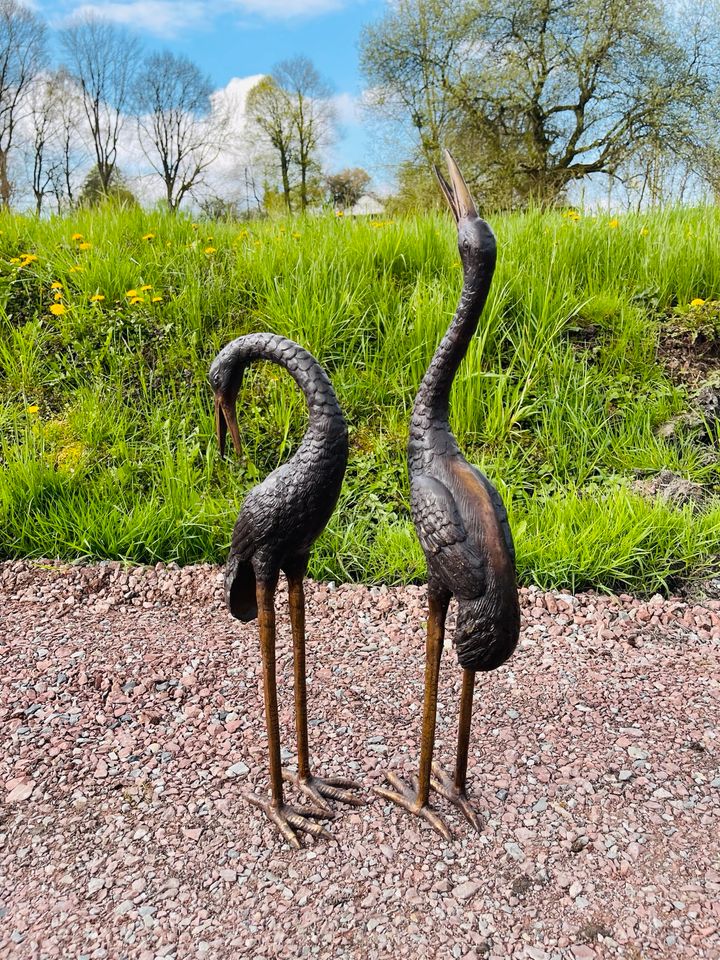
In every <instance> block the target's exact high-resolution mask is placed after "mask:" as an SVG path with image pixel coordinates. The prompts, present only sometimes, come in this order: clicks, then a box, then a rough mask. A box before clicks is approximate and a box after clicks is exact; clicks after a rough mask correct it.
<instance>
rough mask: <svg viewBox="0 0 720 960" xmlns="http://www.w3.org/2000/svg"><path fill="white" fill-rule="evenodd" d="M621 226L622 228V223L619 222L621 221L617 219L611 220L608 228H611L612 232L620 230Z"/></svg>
mask: <svg viewBox="0 0 720 960" xmlns="http://www.w3.org/2000/svg"><path fill="white" fill-rule="evenodd" d="M619 226H620V221H619V220H616V219H615V218H613V219H612V220H610V221H609V222H608V227H609V228H610V229H611V230H617V228H618V227H619Z"/></svg>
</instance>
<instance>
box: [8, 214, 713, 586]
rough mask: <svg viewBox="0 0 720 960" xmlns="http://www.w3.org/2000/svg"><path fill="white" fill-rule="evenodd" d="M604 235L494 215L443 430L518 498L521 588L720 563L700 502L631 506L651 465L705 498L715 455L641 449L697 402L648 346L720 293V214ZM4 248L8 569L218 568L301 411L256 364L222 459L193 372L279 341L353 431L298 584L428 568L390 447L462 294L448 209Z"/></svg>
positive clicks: (595, 222) (411, 574)
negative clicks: (312, 371) (28, 560)
mask: <svg viewBox="0 0 720 960" xmlns="http://www.w3.org/2000/svg"><path fill="white" fill-rule="evenodd" d="M609 221H610V218H609V217H607V216H604V215H600V216H597V217H590V216H585V215H582V216H580V218H579V219H577V220H575V219H573V218H571V217H567V216H563V215H562V214H560V213H557V214H548V213H541V212H539V211H533V212H530V213H526V214H517V215H509V216H504V217H498V218H494V219H493V220H492V226H493V228H494V229H495V232H496V234H497V237H498V244H499V260H498V269H497V273H496V277H495V281H494V283H493V288H492V292H491V295H490V299H489V302H488V305H487V308H486V311H485V313H484V315H483V318H482V321H481V325H480V329H479V331H478V335H477V337H476V339H475V340H474V342H473V344H472V345H471V348H470V351H469V354H468V358H467V360H466V361H465V363H464V364H463V366H462V368H461V371H460V373H459V375H458V380H457V383H456V386H455V389H454V392H453V398H452V419H453V426H454V429H455V430H456V432H457V435H458V437H459V439H460V442H461V444H462V445H463V447H464V449H465V450H466V451H467V454H468V456H469V458H470V459H471V460H473V461H474V462H476V463H477V464H478V465H479V466H481V467H482V469H484V470H485V471H486V472H487V473H488V474H489V476H490V477H491V478H492V479H493V481H494V482H495V483H496V484H497V485H498V486H499V487H500V489H501V490H502V493H503V496H504V498H505V499H506V501H507V502H508V505H509V508H510V512H511V515H512V518H513V524H514V529H515V532H516V539H517V541H518V563H519V570H520V574H521V577H522V579H523V581H524V582H537V583H539V584H542V585H543V586H551V585H563V586H570V587H580V586H588V585H595V586H599V587H607V588H610V587H625V588H631V589H634V590H641V591H642V590H645V591H654V590H657V589H662V588H663V587H664V586H665V585H667V584H668V583H671V582H673V581H674V580H676V579H677V578H678V577H682V576H687V575H689V574H691V573H693V572H696V571H700V570H703V569H705V568H707V566H708V565H709V564H710V563H711V562H712V560H713V558H714V557H715V556H716V555H717V553H718V543H720V507H718V506H717V505H716V506H715V507H712V506H711V507H709V508H707V509H706V510H704V511H702V512H692V511H690V510H688V509H685V510H682V511H680V510H675V509H673V508H672V507H670V506H667V505H664V504H659V503H647V502H645V501H643V500H641V499H639V498H638V497H637V496H636V495H634V494H633V493H632V492H631V491H630V490H629V485H630V483H631V481H632V480H633V478H634V476H635V471H655V470H660V469H662V468H664V467H668V468H670V469H672V470H674V471H676V472H677V473H679V474H682V475H683V476H686V477H687V478H688V479H691V480H695V481H697V482H700V483H703V484H705V485H706V487H707V489H708V490H709V491H713V490H715V492H717V489H718V486H717V485H718V467H717V463H716V462H715V461H713V458H712V456H709V455H708V447H707V446H704V445H703V444H700V443H699V442H698V441H697V440H696V439H695V438H693V437H692V436H684V437H680V438H675V439H673V440H664V439H662V438H660V437H658V435H657V428H658V426H659V425H660V424H662V423H663V422H665V421H667V420H668V419H669V418H671V417H672V416H674V415H676V414H677V413H679V412H680V411H682V410H683V409H685V408H686V406H687V403H688V397H687V396H686V394H685V392H684V391H683V390H681V389H679V388H677V387H676V386H674V385H673V384H672V383H671V382H670V381H669V380H668V378H667V376H666V375H665V373H664V372H663V370H662V368H661V367H660V366H659V365H658V364H657V363H656V360H655V354H656V347H657V339H658V335H659V329H660V322H661V320H662V318H663V317H664V316H666V315H667V314H668V313H669V312H671V311H672V310H673V308H674V307H675V306H676V305H678V304H679V305H681V306H682V305H686V304H688V303H689V302H690V301H691V300H692V299H693V298H701V299H705V300H713V299H720V213H718V212H717V211H715V210H711V209H707V210H677V211H666V212H663V213H654V214H652V215H637V216H628V217H621V218H619V220H618V225H617V226H610V223H609ZM0 230H1V231H2V232H1V233H0V462H1V464H2V470H1V472H0V556H5V557H11V556H20V555H32V556H41V555H45V556H48V555H49V556H61V557H66V558H74V557H124V558H127V559H130V560H135V561H140V562H155V561H157V560H160V559H162V560H166V561H169V560H177V561H179V562H183V563H186V562H193V561H200V560H221V559H222V558H223V556H224V554H225V551H226V549H227V545H228V543H229V539H230V533H231V530H232V524H233V521H234V518H235V516H236V513H237V509H238V506H239V503H240V501H241V498H242V495H243V492H244V490H246V489H247V488H248V486H249V485H251V484H252V483H253V482H256V481H257V479H258V478H260V477H262V476H264V475H265V474H266V473H267V472H268V471H269V470H271V469H272V468H273V467H275V466H276V465H277V464H278V463H279V462H281V461H282V460H284V459H286V458H287V457H288V456H290V455H291V453H292V451H293V449H294V448H295V446H296V445H297V443H298V440H299V438H300V437H301V435H302V431H303V428H304V424H305V411H304V403H303V400H302V397H301V396H299V395H298V393H297V389H296V388H295V385H294V384H293V383H292V381H290V379H289V378H288V377H287V376H286V375H284V374H283V373H282V371H279V370H278V368H276V367H270V366H260V367H259V368H258V369H257V370H255V371H254V372H253V374H252V375H251V376H250V377H248V381H247V385H246V387H245V389H244V391H243V394H242V397H241V402H240V407H239V409H240V422H241V431H242V433H243V441H244V445H245V451H246V454H247V462H244V463H242V464H237V463H235V462H234V461H231V462H228V463H223V462H221V461H220V460H219V458H218V456H217V451H216V445H215V441H214V439H213V423H212V409H211V406H212V405H211V402H210V394H209V388H208V387H207V385H206V380H205V378H206V373H207V369H208V366H209V363H210V361H211V359H212V358H213V356H214V354H215V353H216V351H217V350H218V349H219V348H220V346H222V345H223V344H224V343H226V342H227V341H228V340H229V339H231V338H233V337H235V336H238V335H240V334H242V333H247V332H250V331H253V330H272V331H274V332H277V333H281V334H284V335H285V336H289V337H292V338H293V339H295V340H298V341H299V342H300V343H302V344H303V345H304V346H306V347H307V348H308V349H310V350H311V351H312V352H313V353H314V354H315V355H316V356H317V357H318V359H319V360H320V361H321V362H322V363H323V364H324V365H325V366H326V367H327V369H328V372H329V373H330V376H331V377H332V379H333V382H334V384H335V387H336V390H337V392H338V395H339V398H340V401H341V403H342V405H343V408H344V409H345V411H346V414H347V417H348V420H349V422H350V425H351V459H350V464H349V467H348V473H347V478H346V483H345V487H344V490H343V494H342V497H341V502H340V505H339V507H338V510H337V511H336V513H335V514H334V516H333V518H332V520H331V523H330V525H329V527H328V530H327V531H326V533H325V535H324V536H323V538H322V540H321V541H320V542H319V544H318V546H317V548H316V550H315V552H314V558H313V567H312V572H313V573H314V574H315V575H316V576H322V577H325V578H335V579H354V580H364V581H369V582H378V581H385V582H405V581H409V580H418V579H421V578H422V577H423V576H424V566H423V564H424V561H423V557H422V552H421V550H420V548H419V545H418V543H417V541H416V538H415V536H414V533H413V530H412V524H411V523H410V519H409V514H408V508H407V481H406V474H405V461H404V447H405V440H406V429H407V419H408V416H409V411H410V407H411V404H412V399H413V396H414V394H415V391H416V390H417V386H418V384H419V382H420V378H421V377H422V374H423V372H424V370H425V368H426V366H427V364H428V363H429V360H430V357H431V356H432V353H433V351H434V349H435V347H436V345H437V343H438V342H439V339H440V337H441V336H442V334H443V332H444V330H445V328H446V326H447V324H448V322H449V319H450V317H451V315H452V313H453V310H454V308H455V304H456V302H457V297H458V294H459V291H460V287H461V283H462V275H461V271H460V270H459V268H458V258H457V252H456V247H455V231H454V227H453V225H452V223H451V221H450V219H449V218H448V217H441V216H437V217H434V216H429V217H421V218H417V219H408V220H402V221H398V222H396V223H384V224H383V225H382V226H377V225H374V224H373V223H372V222H353V221H351V220H349V219H342V220H339V219H336V218H330V217H328V218H317V219H313V218H308V219H306V220H303V221H285V222H278V221H272V222H271V221H266V222H261V223H252V224H248V225H239V224H228V223H204V222H200V223H198V224H193V223H192V222H191V220H190V219H189V218H183V217H180V218H172V217H167V216H163V215H162V214H158V213H144V212H141V211H125V212H123V211H117V210H112V209H110V210H104V211H102V212H96V213H92V212H83V213H78V214H77V215H75V216H73V217H72V218H71V219H58V218H55V219H52V220H50V221H37V220H35V219H32V218H26V217H19V216H10V215H4V216H3V217H2V218H0ZM76 234H81V235H82V236H81V237H77V236H75V235H76ZM84 244H90V246H89V247H86V248H83V246H82V245H84ZM34 257H36V258H37V259H33V258H34ZM53 284H55V287H54V288H53ZM99 298H103V299H99ZM57 304H59V305H62V306H63V307H64V308H65V309H64V310H63V311H57V310H56V311H55V314H54V313H53V312H51V309H50V308H51V307H52V306H53V305H57ZM587 328H591V329H592V330H593V336H592V338H589V339H588V342H586V343H582V342H573V338H575V339H576V340H577V339H578V338H577V336H575V335H576V334H577V333H578V331H579V332H580V333H582V331H583V330H584V329H587ZM581 339H582V338H580V340H581ZM715 502H716V504H717V501H715Z"/></svg>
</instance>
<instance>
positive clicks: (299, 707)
mask: <svg viewBox="0 0 720 960" xmlns="http://www.w3.org/2000/svg"><path fill="white" fill-rule="evenodd" d="M257 360H269V361H270V362H272V363H276V364H279V365H280V366H281V367H284V368H285V369H286V370H287V371H288V373H289V374H290V375H291V376H292V377H293V378H294V380H295V382H296V383H297V385H298V386H299V387H300V389H301V390H302V391H303V393H304V394H305V398H306V400H307V404H308V414H309V422H308V428H307V430H306V432H305V436H304V437H303V440H302V443H301V444H300V446H299V448H298V450H297V452H296V453H295V455H294V456H293V457H292V458H291V459H290V460H289V461H288V462H287V463H285V464H283V465H282V466H281V467H279V468H278V469H277V470H274V471H273V472H272V473H271V474H270V475H269V476H268V477H266V478H265V480H263V482H262V483H260V484H259V485H258V486H256V487H254V488H253V489H252V490H251V491H250V492H249V493H248V495H247V496H246V497H245V500H244V502H243V505H242V509H241V511H240V515H239V516H238V518H237V521H236V523H235V529H234V531H233V538H232V544H231V547H230V555H229V556H228V560H227V565H226V567H225V599H226V601H227V604H228V607H229V609H230V613H231V614H232V615H233V616H234V617H236V618H237V619H238V620H243V621H246V622H247V621H249V620H254V619H255V617H257V619H258V626H259V630H260V650H261V655H262V663H263V688H264V696H265V721H266V725H267V735H268V749H269V762H270V792H271V799H270V801H269V802H268V801H267V800H265V799H261V798H260V797H258V796H257V795H256V794H249V795H248V800H249V801H250V802H251V803H253V804H254V805H255V806H257V807H260V808H261V809H262V810H264V811H265V813H266V814H267V815H268V817H269V818H270V819H271V820H272V821H273V822H274V823H275V824H276V825H277V826H278V828H279V829H280V831H281V833H282V834H283V836H284V837H285V839H286V840H287V841H288V842H289V843H291V844H292V845H293V846H295V847H299V846H300V842H299V840H298V838H297V835H296V831H305V832H306V833H311V834H313V835H314V836H323V837H329V836H330V834H329V833H328V832H327V831H326V830H325V828H324V827H323V826H322V825H321V824H319V823H316V822H314V820H315V819H322V818H332V817H334V816H335V814H334V812H333V810H332V807H330V805H329V804H328V803H327V800H328V799H330V800H339V801H342V802H343V803H350V804H354V805H359V804H362V803H363V802H364V801H363V800H362V799H360V798H359V797H356V796H355V795H354V794H353V793H351V792H350V791H351V790H354V789H359V787H360V785H359V784H357V783H355V782H354V781H352V780H345V779H340V778H336V779H330V780H323V779H320V778H319V777H314V776H313V775H312V773H311V770H310V756H309V747H308V723H307V691H306V684H305V597H304V593H303V578H304V576H305V572H306V570H307V564H308V559H309V556H310V548H311V546H312V544H313V543H314V542H315V540H316V539H317V538H318V536H319V535H320V534H321V533H322V531H323V530H324V529H325V526H326V525H327V522H328V520H329V519H330V516H331V515H332V512H333V510H334V509H335V505H336V503H337V499H338V496H339V494H340V487H341V485H342V481H343V476H344V475H345V466H346V464H347V455H348V438H347V425H346V423H345V418H344V416H343V413H342V410H341V409H340V405H339V404H338V401H337V398H336V396H335V392H334V390H333V388H332V385H331V383H330V380H329V379H328V377H327V374H326V373H325V371H324V370H323V369H322V367H321V366H320V364H319V363H318V362H317V360H316V359H315V358H314V357H313V356H312V354H310V353H308V351H307V350H304V349H303V348H302V347H301V346H299V345H298V344H297V343H293V341H292V340H288V339H286V338H285V337H280V336H276V335H275V334H270V333H258V334H249V335H248V336H245V337H239V338H238V339H237V340H233V341H232V343H229V344H228V345H227V346H226V347H224V348H223V349H222V350H221V351H220V353H219V354H218V355H217V357H216V358H215V360H214V361H213V363H212V365H211V367H210V376H209V379H210V385H211V386H212V388H213V392H214V394H215V425H216V429H217V436H218V442H219V444H220V451H221V453H222V454H224V451H225V441H226V437H227V433H228V431H229V433H230V436H231V438H232V441H233V444H234V446H235V449H236V452H237V453H238V455H239V454H240V453H241V444H240V432H239V428H238V423H237V414H236V406H237V397H238V393H239V391H240V388H241V386H242V380H243V376H244V373H245V370H246V369H247V367H248V366H249V365H250V364H251V363H254V362H255V361H257ZM281 571H282V572H284V573H285V575H286V576H287V581H288V598H289V605H290V622H291V627H292V636H293V650H294V657H295V661H294V673H295V717H296V728H297V746H298V771H297V773H293V772H291V771H289V770H283V769H282V766H281V762H280V731H279V726H278V705H277V687H276V682H275V590H276V587H277V583H278V579H279V575H280V572H281ZM283 781H288V782H292V783H293V784H295V786H296V787H298V789H299V790H300V791H301V792H302V793H303V794H304V795H305V796H306V797H308V798H309V800H310V804H309V805H305V806H303V807H291V806H288V805H287V804H286V803H285V800H284V796H283ZM308 818H311V819H308Z"/></svg>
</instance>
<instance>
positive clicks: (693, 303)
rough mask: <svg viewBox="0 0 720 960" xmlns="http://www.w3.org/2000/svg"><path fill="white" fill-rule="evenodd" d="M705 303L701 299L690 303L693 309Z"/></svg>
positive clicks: (698, 298) (697, 298)
mask: <svg viewBox="0 0 720 960" xmlns="http://www.w3.org/2000/svg"><path fill="white" fill-rule="evenodd" d="M704 303H705V301H704V300H701V299H700V297H695V299H694V300H691V301H690V306H691V307H701V306H702V305H703V304H704Z"/></svg>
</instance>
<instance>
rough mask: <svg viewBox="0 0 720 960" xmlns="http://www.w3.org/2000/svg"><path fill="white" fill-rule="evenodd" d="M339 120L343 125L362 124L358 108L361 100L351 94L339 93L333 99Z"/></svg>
mask: <svg viewBox="0 0 720 960" xmlns="http://www.w3.org/2000/svg"><path fill="white" fill-rule="evenodd" d="M332 103H333V106H334V107H335V112H336V113H337V118H338V120H339V121H340V123H342V124H348V125H353V124H356V123H359V122H360V117H359V112H358V108H359V106H360V98H358V97H354V96H353V95H352V94H351V93H338V94H337V95H336V96H334V97H333V98H332Z"/></svg>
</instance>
